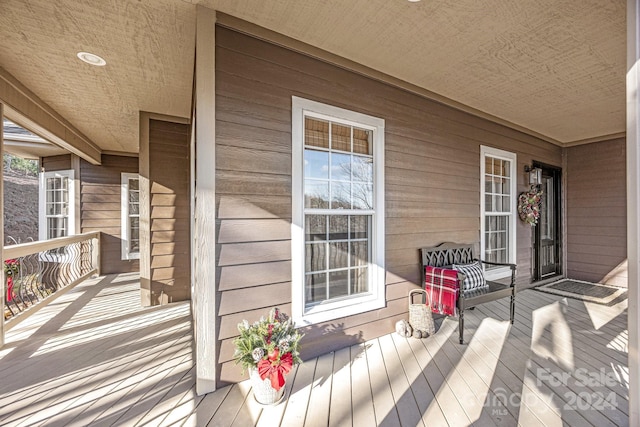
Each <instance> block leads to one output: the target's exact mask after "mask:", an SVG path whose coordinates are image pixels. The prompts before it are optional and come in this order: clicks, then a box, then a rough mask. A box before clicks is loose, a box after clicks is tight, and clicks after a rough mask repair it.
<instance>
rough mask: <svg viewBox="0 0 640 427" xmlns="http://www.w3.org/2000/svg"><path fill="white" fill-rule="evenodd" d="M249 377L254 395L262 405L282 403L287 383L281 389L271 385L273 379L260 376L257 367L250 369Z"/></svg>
mask: <svg viewBox="0 0 640 427" xmlns="http://www.w3.org/2000/svg"><path fill="white" fill-rule="evenodd" d="M249 378H250V379H251V386H252V388H253V396H254V397H255V399H256V401H257V402H258V403H260V404H262V405H276V404H278V403H280V401H281V400H282V398H283V397H284V389H285V387H286V384H285V385H283V386H282V387H281V388H280V390H276V389H275V388H273V387H271V380H270V379H269V378H265V379H264V380H263V379H261V378H260V374H259V373H258V370H257V369H249Z"/></svg>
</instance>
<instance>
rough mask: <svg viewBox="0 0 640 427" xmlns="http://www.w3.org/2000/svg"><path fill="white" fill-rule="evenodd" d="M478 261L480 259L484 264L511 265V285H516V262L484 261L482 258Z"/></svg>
mask: <svg viewBox="0 0 640 427" xmlns="http://www.w3.org/2000/svg"><path fill="white" fill-rule="evenodd" d="M476 261H480V262H481V263H483V264H489V265H498V266H502V267H509V268H510V269H511V283H510V286H511V287H512V288H513V287H515V285H516V265H515V264H510V263H506V262H491V261H483V260H481V259H478V260H476Z"/></svg>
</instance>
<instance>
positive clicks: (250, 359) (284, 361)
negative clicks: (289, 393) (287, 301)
mask: <svg viewBox="0 0 640 427" xmlns="http://www.w3.org/2000/svg"><path fill="white" fill-rule="evenodd" d="M238 331H239V332H240V336H238V337H237V338H236V339H234V341H233V343H234V344H235V346H236V351H235V354H234V357H235V359H236V363H239V364H241V365H242V367H243V371H244V370H245V369H256V370H257V371H258V374H259V375H260V378H261V379H262V380H264V379H267V378H269V380H270V382H271V386H272V387H273V388H274V389H275V390H280V389H281V388H282V387H283V386H284V384H285V378H284V376H285V375H286V374H288V373H289V372H290V371H291V369H293V367H294V366H295V365H296V364H298V363H302V360H301V359H300V355H299V347H300V338H302V336H303V335H302V334H300V333H299V332H298V331H297V330H296V329H295V328H294V325H293V321H292V320H291V319H290V318H289V317H288V316H287V315H286V314H284V313H283V312H281V311H280V310H278V309H277V308H274V309H272V310H271V311H270V312H269V316H268V317H267V318H264V317H262V318H260V320H259V321H257V322H255V323H254V324H252V325H250V324H249V322H247V321H246V320H245V321H243V322H242V323H240V324H238Z"/></svg>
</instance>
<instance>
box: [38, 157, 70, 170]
mask: <svg viewBox="0 0 640 427" xmlns="http://www.w3.org/2000/svg"><path fill="white" fill-rule="evenodd" d="M40 165H41V167H42V169H44V170H45V171H46V172H51V171H63V170H67V169H71V154H61V155H59V156H50V157H42V158H41V159H40Z"/></svg>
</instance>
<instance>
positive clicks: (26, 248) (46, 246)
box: [2, 231, 100, 259]
mask: <svg viewBox="0 0 640 427" xmlns="http://www.w3.org/2000/svg"><path fill="white" fill-rule="evenodd" d="M99 238H100V232H99V231H91V232H88V233H82V234H75V235H73V236H66V237H56V238H55V239H49V240H40V241H37V242H27V243H20V244H18V245H11V246H5V247H4V248H3V249H2V256H3V257H4V259H11V258H20V257H23V256H27V255H31V254H34V253H36V252H43V251H48V250H51V249H56V248H59V247H61V246H66V245H70V244H72V243H78V242H83V241H85V240H88V239H99Z"/></svg>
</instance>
